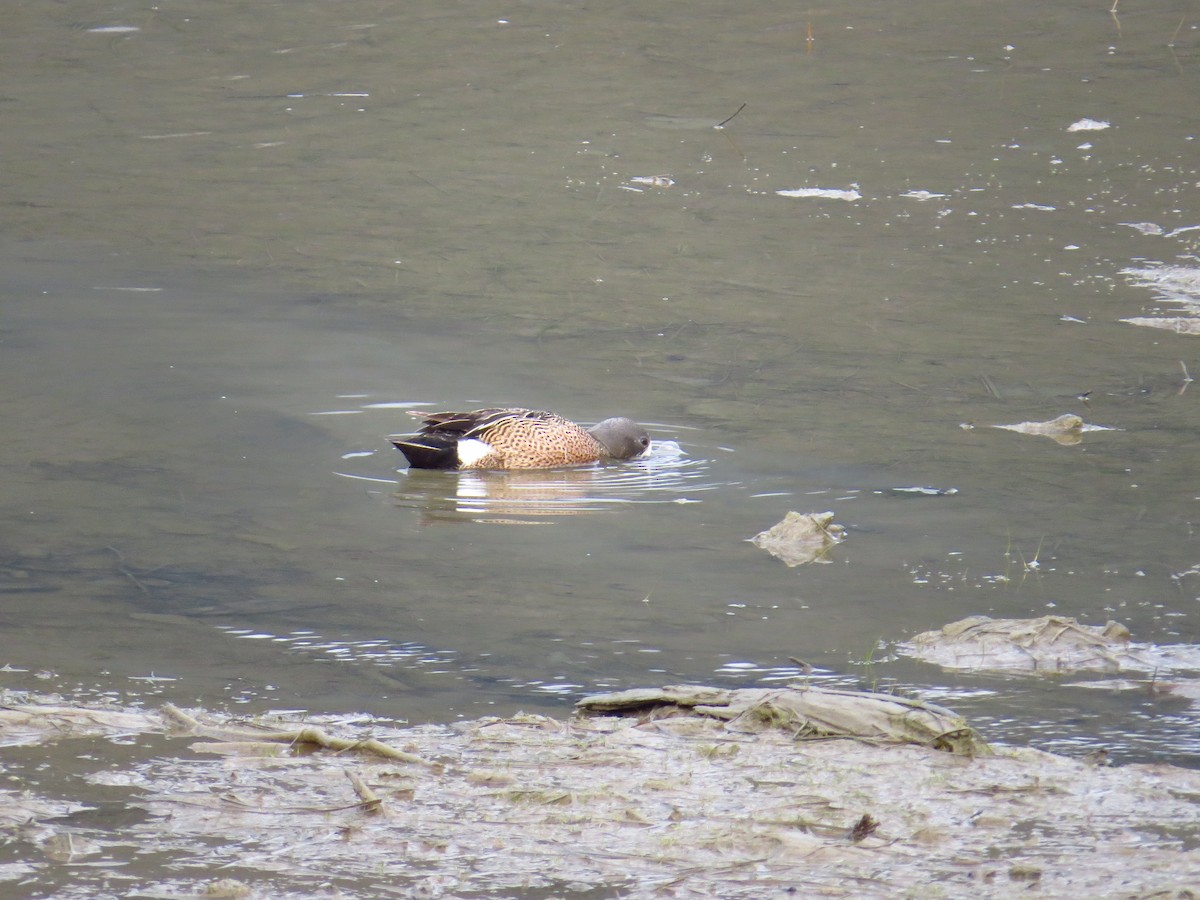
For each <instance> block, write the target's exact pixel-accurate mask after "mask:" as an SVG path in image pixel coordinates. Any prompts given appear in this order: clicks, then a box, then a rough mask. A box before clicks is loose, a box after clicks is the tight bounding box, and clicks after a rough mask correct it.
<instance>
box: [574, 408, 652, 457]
mask: <svg viewBox="0 0 1200 900" xmlns="http://www.w3.org/2000/svg"><path fill="white" fill-rule="evenodd" d="M588 434H590V435H591V436H592V437H594V438H595V439H596V440H598V441H599V442H600V443H601V444H603V445H604V449H605V450H607V451H608V455H609V456H611V457H612V458H613V459H633V458H634V457H635V456H641V455H642V454H643V453H646V452H647V451H648V450H649V449H650V435H648V434H647V433H646V429H645V428H643V427H642V426H641V425H639V424H638V423H637V422H635V421H633V419H627V418H625V417H624V416H614V417H613V418H611V419H605V420H604V421H603V422H600V423H598V424H596V425H593V426H592V427H591V428H589V429H588Z"/></svg>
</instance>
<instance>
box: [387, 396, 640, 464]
mask: <svg viewBox="0 0 1200 900" xmlns="http://www.w3.org/2000/svg"><path fill="white" fill-rule="evenodd" d="M408 414H409V415H410V416H416V417H417V418H419V419H421V420H422V422H421V428H420V430H419V431H418V432H417V433H416V434H414V435H411V436H407V437H393V438H391V442H392V443H393V444H395V446H396V449H397V450H399V451H400V452H401V453H403V454H404V458H405V459H406V460H407V461H408V465H409V467H410V468H413V469H554V468H559V467H561V466H580V465H587V464H589V463H596V462H602V461H605V460H622V459H633V458H634V457H637V456H642V455H643V454H645V453H647V452H649V450H650V435H649V434H647V433H646V429H645V428H643V427H642V426H641V425H639V424H637V422H634V421H633V420H632V419H627V418H625V417H624V416H615V417H613V418H611V419H605V420H604V421H603V422H600V423H598V424H596V425H593V426H592V427H591V428H584V427H583V426H582V425H576V424H575V423H574V422H572V421H571V420H570V419H566V418H563V417H562V416H560V415H558V414H556V413H552V412H547V411H545V410H539V409H521V408H512V409H505V408H490V409H476V410H472V411H471V412H435V413H430V412H422V411H420V410H409V411H408Z"/></svg>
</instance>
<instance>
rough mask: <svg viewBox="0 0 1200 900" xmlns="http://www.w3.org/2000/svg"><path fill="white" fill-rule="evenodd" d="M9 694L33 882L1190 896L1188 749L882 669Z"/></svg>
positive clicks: (279, 889)
mask: <svg viewBox="0 0 1200 900" xmlns="http://www.w3.org/2000/svg"><path fill="white" fill-rule="evenodd" d="M4 700H5V703H4V705H3V708H2V709H0V745H3V746H4V747H5V751H4V752H5V756H6V769H7V770H8V773H9V776H10V781H9V783H8V784H7V785H6V786H5V788H4V791H3V793H2V794H0V810H2V813H3V821H4V824H5V828H6V832H7V835H8V841H7V842H6V845H7V852H6V853H5V854H4V859H3V860H0V885H5V886H6V888H5V889H6V890H21V891H23V892H28V893H27V894H26V895H27V896H48V895H50V894H53V895H54V896H56V897H65V898H70V897H85V896H98V895H99V894H100V893H109V894H111V893H114V892H116V893H119V894H120V895H121V896H138V897H183V896H196V895H206V896H243V897H272V898H277V897H309V896H334V895H336V896H341V897H387V896H396V897H408V896H412V897H417V896H419V897H440V896H444V897H466V896H472V897H474V896H488V897H508V896H520V897H631V898H639V897H713V896H720V897H724V898H755V900H760V898H764V897H767V898H769V897H774V896H784V895H785V892H792V893H790V894H788V895H789V896H796V895H800V896H854V897H874V896H879V897H883V896H887V897H896V896H918V895H919V896H921V897H936V896H947V897H950V896H964V895H965V894H966V893H967V892H968V891H969V892H970V895H971V896H976V897H1011V896H1014V895H1015V894H1017V893H1018V892H1019V893H1020V894H1021V895H1022V896H1039V897H1060V896H1064V897H1065V896H1069V895H1073V896H1123V897H1150V896H1154V897H1185V896H1193V895H1192V894H1189V893H1187V891H1188V889H1189V888H1190V887H1193V886H1195V885H1196V884H1200V850H1198V849H1197V847H1198V846H1200V815H1198V813H1200V772H1194V771H1190V770H1185V769H1179V768H1176V767H1172V766H1168V765H1131V766H1125V767H1121V768H1111V767H1105V766H1098V765H1093V764H1088V763H1087V762H1084V761H1079V760H1074V759H1067V758H1064V757H1060V756H1053V755H1050V754H1047V753H1043V752H1039V751H1034V750H1028V749H1016V748H1005V747H995V746H988V745H987V744H985V743H983V741H982V740H981V739H980V738H979V736H978V735H976V734H975V733H974V732H973V731H972V730H971V729H970V728H969V727H968V726H967V724H966V723H965V722H963V721H962V720H961V719H959V718H958V717H956V716H954V714H953V713H951V712H949V711H948V710H944V709H940V708H938V707H931V706H926V705H924V704H919V703H915V702H911V701H904V700H901V699H900V698H896V697H890V696H886V695H878V694H856V693H854V692H845V691H822V690H819V689H806V688H792V689H778V690H754V691H726V690H720V689H717V688H707V687H681V688H664V689H652V690H646V691H628V692H622V693H621V694H611V695H601V696H598V697H594V698H587V699H585V700H584V701H582V702H581V704H580V710H579V712H578V714H577V715H576V716H575V717H573V718H572V719H570V720H569V721H559V720H555V719H551V718H547V717H544V716H532V715H517V716H514V717H512V718H484V719H479V720H476V721H472V722H466V723H460V724H456V725H447V726H422V727H412V728H406V727H402V726H399V725H395V724H389V723H385V722H381V721H378V720H369V721H368V720H364V719H361V718H360V719H359V720H356V721H355V720H350V719H342V720H336V719H322V720H320V721H317V720H303V721H283V720H271V721H255V722H251V723H247V722H235V721H232V720H229V719H226V718H220V717H214V716H211V715H209V714H206V713H204V712H201V711H191V712H182V711H176V710H174V709H173V708H170V707H164V709H163V710H156V711H147V710H136V709H118V708H101V707H99V706H96V705H92V706H83V705H75V704H67V703H64V702H62V701H61V699H55V698H47V697H39V696H35V695H32V694H22V695H18V694H16V693H15V692H14V693H9V694H8V695H6V696H5V698H4ZM846 729H848V731H844V730H846ZM862 729H866V730H865V731H863V730H862ZM839 733H854V734H855V736H836V735H838V734H839ZM368 741H369V742H368ZM938 748H941V749H938ZM48 766H61V767H65V768H69V769H70V770H71V771H70V773H69V777H67V779H66V782H67V783H69V784H71V783H73V784H75V785H76V786H77V790H76V791H75V792H74V795H71V796H63V794H62V793H61V790H60V791H58V792H50V791H48V790H46V791H44V790H41V789H39V776H38V774H37V773H38V772H39V771H43V772H44V771H45V769H46V768H47V767H48ZM64 774H66V773H63V772H58V773H57V778H56V780H55V781H54V782H53V783H54V784H56V785H59V786H61V785H62V784H63V783H64V781H63V776H64ZM98 892H99V893H98Z"/></svg>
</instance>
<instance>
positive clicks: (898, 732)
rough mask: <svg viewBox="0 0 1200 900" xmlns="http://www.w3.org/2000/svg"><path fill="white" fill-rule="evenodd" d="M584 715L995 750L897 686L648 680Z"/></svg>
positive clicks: (588, 701)
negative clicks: (723, 685) (687, 720)
mask: <svg viewBox="0 0 1200 900" xmlns="http://www.w3.org/2000/svg"><path fill="white" fill-rule="evenodd" d="M576 709H577V710H578V711H579V712H580V713H581V714H583V715H638V716H645V717H647V718H664V717H670V716H702V717H708V718H712V719H718V720H720V721H722V722H724V723H725V728H726V729H728V730H730V731H741V732H761V731H767V730H774V729H782V730H784V731H788V732H790V733H792V734H793V735H795V736H796V737H799V738H856V739H859V740H865V741H871V742H874V743H885V744H886V743H895V744H919V745H922V746H927V747H932V748H934V749H936V750H944V751H947V752H950V753H958V754H964V755H970V756H975V755H980V754H986V753H989V752H990V749H989V747H988V746H987V744H986V743H984V741H983V739H982V738H980V736H979V735H978V734H977V733H976V732H975V731H974V730H973V729H971V728H970V727H969V726H968V725H967V723H966V720H965V719H963V718H962V717H961V716H958V715H956V714H955V713H953V712H951V711H950V710H948V709H945V708H943V707H940V706H935V705H934V704H932V703H922V702H921V701H918V700H909V699H906V698H904V697H897V696H894V695H891V694H876V693H868V692H865V691H841V690H832V689H829V688H817V687H791V688H778V689H756V688H745V689H741V690H722V689H720V688H713V687H707V686H700V685H677V686H672V687H664V688H642V689H636V690H631V691H619V692H617V693H612V694H596V695H593V696H590V697H584V698H583V699H582V700H580V701H579V702H578V703H577V704H576Z"/></svg>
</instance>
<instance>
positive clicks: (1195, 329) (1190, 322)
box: [1119, 316, 1200, 334]
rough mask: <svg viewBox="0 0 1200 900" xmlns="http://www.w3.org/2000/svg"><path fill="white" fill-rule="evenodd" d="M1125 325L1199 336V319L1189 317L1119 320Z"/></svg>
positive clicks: (1143, 317)
mask: <svg viewBox="0 0 1200 900" xmlns="http://www.w3.org/2000/svg"><path fill="white" fill-rule="evenodd" d="M1119 321H1121V322H1124V323H1125V324H1126V325H1141V326H1142V327H1143V328H1159V329H1161V330H1163V331H1170V332H1173V333H1175V334H1200V318H1196V319H1193V318H1191V317H1189V316H1134V317H1133V318H1130V319H1120V320H1119Z"/></svg>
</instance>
